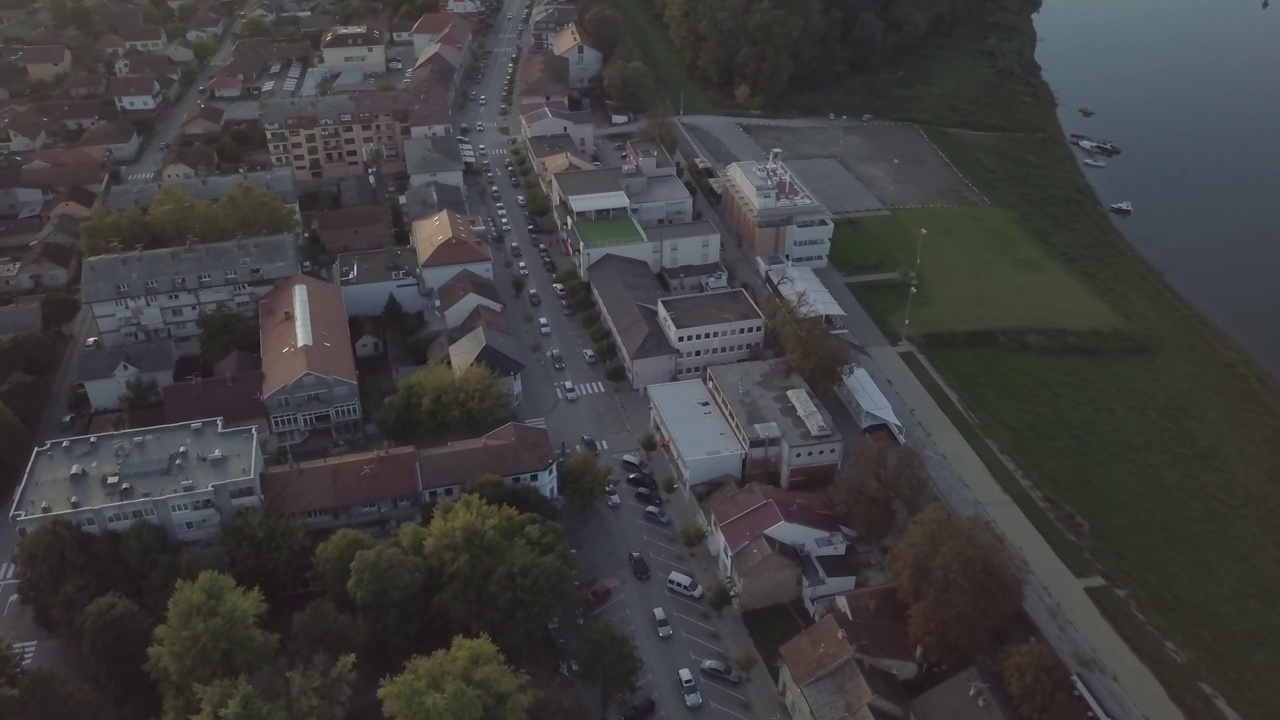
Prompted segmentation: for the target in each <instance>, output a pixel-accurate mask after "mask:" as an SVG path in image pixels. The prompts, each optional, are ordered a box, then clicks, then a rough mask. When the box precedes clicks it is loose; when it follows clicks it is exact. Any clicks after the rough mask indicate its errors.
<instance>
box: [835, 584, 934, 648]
mask: <svg viewBox="0 0 1280 720" xmlns="http://www.w3.org/2000/svg"><path fill="white" fill-rule="evenodd" d="M844 602H845V605H846V606H847V607H848V608H849V617H845V616H844V615H837V616H836V621H837V622H838V623H839V624H840V627H841V629H843V630H844V631H845V635H847V636H848V637H849V638H850V639H851V641H852V642H853V643H854V645H855V646H856V647H857V648H858V653H859V654H860V655H863V656H865V657H869V658H885V659H891V660H900V661H904V662H912V661H914V660H915V656H916V653H915V648H914V646H912V644H911V641H910V640H908V638H907V606H906V605H905V604H904V603H903V602H902V600H900V599H899V598H898V591H897V589H896V588H894V586H893V585H892V584H883V585H869V586H867V587H863V588H858V589H857V590H854V591H853V592H849V593H845V594H844Z"/></svg>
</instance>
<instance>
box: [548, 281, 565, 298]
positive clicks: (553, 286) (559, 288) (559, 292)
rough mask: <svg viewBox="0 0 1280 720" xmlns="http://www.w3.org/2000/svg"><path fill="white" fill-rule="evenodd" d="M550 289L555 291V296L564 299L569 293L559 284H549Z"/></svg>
mask: <svg viewBox="0 0 1280 720" xmlns="http://www.w3.org/2000/svg"><path fill="white" fill-rule="evenodd" d="M551 289H552V290H555V291H556V295H559V296H560V297H564V296H565V295H568V294H569V291H568V290H566V289H565V287H564V285H563V284H561V283H551Z"/></svg>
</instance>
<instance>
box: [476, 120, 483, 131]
mask: <svg viewBox="0 0 1280 720" xmlns="http://www.w3.org/2000/svg"><path fill="white" fill-rule="evenodd" d="M476 132H484V123H482V122H480V121H478V120H477V121H476Z"/></svg>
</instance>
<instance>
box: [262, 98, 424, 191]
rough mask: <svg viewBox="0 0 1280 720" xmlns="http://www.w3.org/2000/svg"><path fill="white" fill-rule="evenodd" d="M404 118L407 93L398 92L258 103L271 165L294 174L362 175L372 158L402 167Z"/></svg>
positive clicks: (394, 169) (391, 168) (388, 167)
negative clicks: (289, 169) (289, 170)
mask: <svg viewBox="0 0 1280 720" xmlns="http://www.w3.org/2000/svg"><path fill="white" fill-rule="evenodd" d="M408 122H409V96H407V95H405V94H403V93H398V92H389V93H357V94H354V95H329V96H325V97H309V98H295V99H284V100H268V101H266V102H264V103H263V109H262V125H263V129H264V130H265V132H266V136H267V147H268V149H269V150H270V152H271V162H272V166H273V167H277V168H292V170H293V173H294V177H295V178H297V179H298V180H310V179H334V178H342V177H351V176H363V175H364V174H365V168H366V163H367V162H368V161H369V160H370V159H371V158H377V160H378V162H379V163H380V165H381V168H382V170H383V171H384V172H387V173H393V174H394V173H399V172H403V171H404V146H403V138H404V137H406V136H407V135H408V133H405V132H404V129H405V126H406V124H407V123H408Z"/></svg>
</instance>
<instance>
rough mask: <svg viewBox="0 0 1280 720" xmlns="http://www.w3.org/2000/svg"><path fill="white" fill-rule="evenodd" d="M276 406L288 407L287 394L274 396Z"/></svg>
mask: <svg viewBox="0 0 1280 720" xmlns="http://www.w3.org/2000/svg"><path fill="white" fill-rule="evenodd" d="M276 407H278V408H287V407H289V396H288V395H281V396H280V397H278V398H276Z"/></svg>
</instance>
